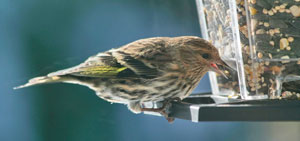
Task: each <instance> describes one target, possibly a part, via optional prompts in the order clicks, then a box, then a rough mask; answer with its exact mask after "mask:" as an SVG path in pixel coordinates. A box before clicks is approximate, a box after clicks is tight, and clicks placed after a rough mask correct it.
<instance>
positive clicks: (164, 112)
mask: <svg viewBox="0 0 300 141" xmlns="http://www.w3.org/2000/svg"><path fill="white" fill-rule="evenodd" d="M172 101H178V102H180V101H181V99H180V98H178V97H176V98H171V99H167V100H165V101H163V106H162V107H160V108H141V111H142V112H145V111H146V112H157V113H160V114H161V115H162V116H164V117H165V118H166V120H167V121H168V122H169V123H172V122H173V121H174V120H175V118H173V117H169V113H170V111H169V110H168V109H169V107H170V106H171V102H172Z"/></svg>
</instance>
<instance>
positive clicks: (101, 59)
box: [15, 36, 226, 113]
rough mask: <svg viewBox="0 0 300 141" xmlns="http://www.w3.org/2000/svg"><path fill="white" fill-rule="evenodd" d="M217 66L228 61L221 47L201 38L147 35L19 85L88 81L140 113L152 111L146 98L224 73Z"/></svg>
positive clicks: (165, 96) (185, 90)
mask: <svg viewBox="0 0 300 141" xmlns="http://www.w3.org/2000/svg"><path fill="white" fill-rule="evenodd" d="M218 65H222V66H226V64H225V63H224V62H223V61H222V60H221V58H220V57H219V54H218V51H217V49H216V48H215V47H214V46H213V45H212V44H210V43H209V42H207V41H205V40H203V39H201V38H199V37H195V36H181V37H173V38H170V37H156V38H147V39H141V40H137V41H135V42H132V43H129V44H127V45H124V46H122V47H120V48H118V49H111V50H109V51H106V52H102V53H98V54H97V55H95V56H92V57H90V58H88V59H87V60H86V61H85V62H83V63H81V64H79V65H78V66H75V67H72V68H68V69H64V70H60V71H57V72H53V73H50V74H48V75H47V76H42V77H36V78H33V79H31V80H29V82H28V83H27V84H25V85H22V86H19V87H15V89H18V88H24V87H28V86H32V85H36V84H43V83H53V82H66V83H75V84H80V85H85V86H88V87H89V88H91V89H92V90H94V91H96V94H97V95H98V96H99V97H100V98H102V99H104V100H107V101H109V102H112V103H123V104H126V105H128V108H129V110H131V111H132V112H134V113H140V112H142V111H147V110H149V111H151V109H147V108H143V106H141V104H142V103H143V102H149V101H151V102H157V101H167V100H169V99H174V98H179V99H183V98H185V97H187V96H189V95H190V94H191V92H192V91H193V89H194V88H195V87H196V86H197V84H198V83H199V82H200V80H201V78H202V77H203V75H204V74H205V73H206V72H207V71H215V72H217V73H220V74H222V75H224V73H223V72H222V71H221V70H220V69H219V68H218ZM224 76H225V75H224ZM225 77H226V76H225ZM153 111H157V110H155V109H153Z"/></svg>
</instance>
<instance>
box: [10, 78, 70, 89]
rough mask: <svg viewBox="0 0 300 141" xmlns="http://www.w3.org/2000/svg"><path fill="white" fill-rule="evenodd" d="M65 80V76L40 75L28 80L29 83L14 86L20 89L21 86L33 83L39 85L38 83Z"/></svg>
mask: <svg viewBox="0 0 300 141" xmlns="http://www.w3.org/2000/svg"><path fill="white" fill-rule="evenodd" d="M62 81H65V79H64V77H63V76H40V77H35V78H32V79H30V80H29V81H28V83H26V84H24V85H21V86H18V87H14V89H20V88H25V87H29V86H33V85H38V84H46V83H55V82H62Z"/></svg>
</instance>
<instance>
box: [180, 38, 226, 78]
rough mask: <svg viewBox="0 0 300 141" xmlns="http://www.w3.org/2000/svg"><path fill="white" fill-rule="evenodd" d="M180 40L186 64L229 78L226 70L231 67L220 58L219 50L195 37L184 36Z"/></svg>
mask: <svg viewBox="0 0 300 141" xmlns="http://www.w3.org/2000/svg"><path fill="white" fill-rule="evenodd" d="M178 40H179V42H180V44H181V47H180V49H179V50H180V54H181V55H180V56H181V59H182V60H184V61H183V62H184V63H185V64H188V65H189V66H190V67H194V68H199V69H200V68H201V69H204V70H206V71H214V72H217V73H219V74H221V75H223V76H224V77H225V78H227V76H226V75H225V73H224V68H230V67H229V66H228V65H227V64H226V63H225V62H224V61H223V60H222V59H221V58H220V55H219V52H218V50H217V49H216V48H215V47H214V46H213V45H212V44H211V43H209V42H208V41H206V40H204V39H201V38H199V37H195V36H183V37H180V38H179V39H178ZM221 68H222V69H221Z"/></svg>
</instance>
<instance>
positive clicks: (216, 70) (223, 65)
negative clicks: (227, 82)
mask: <svg viewBox="0 0 300 141" xmlns="http://www.w3.org/2000/svg"><path fill="white" fill-rule="evenodd" d="M210 66H211V68H212V71H214V72H216V73H219V74H221V75H223V76H224V77H225V78H226V79H228V77H227V75H226V74H225V73H224V69H222V70H221V69H220V68H219V67H218V66H221V68H229V69H231V67H229V66H228V65H227V64H226V63H225V62H224V61H223V60H221V61H219V62H217V63H211V64H210Z"/></svg>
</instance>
